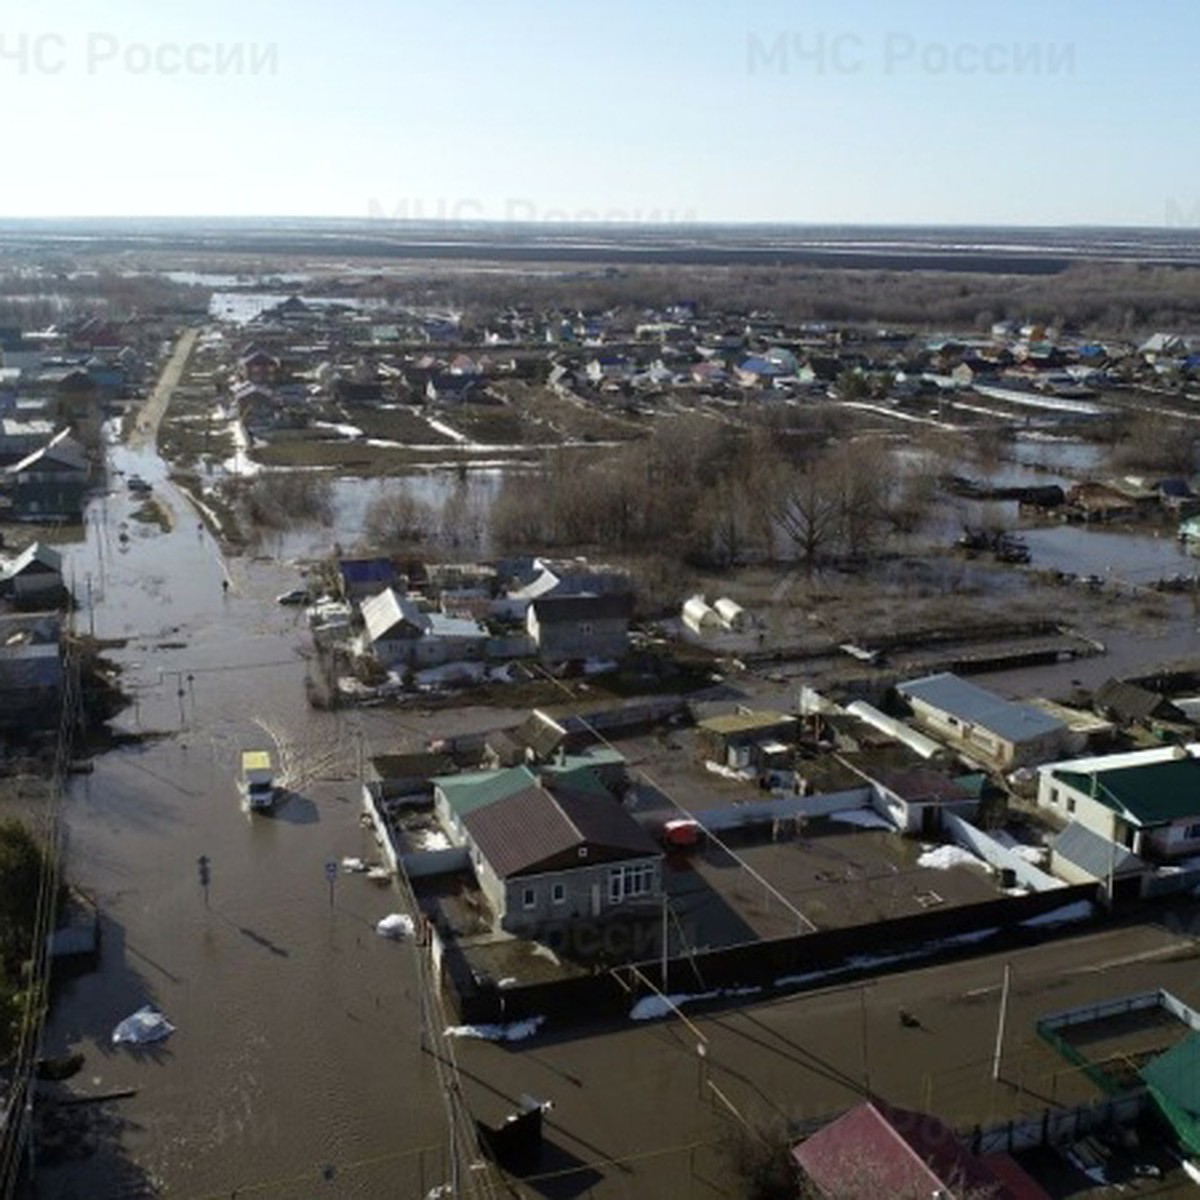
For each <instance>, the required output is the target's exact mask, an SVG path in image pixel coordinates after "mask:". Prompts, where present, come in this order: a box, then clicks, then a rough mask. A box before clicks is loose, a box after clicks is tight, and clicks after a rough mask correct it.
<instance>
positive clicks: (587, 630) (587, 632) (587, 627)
mask: <svg viewBox="0 0 1200 1200" xmlns="http://www.w3.org/2000/svg"><path fill="white" fill-rule="evenodd" d="M594 632H595V629H594V628H593V626H592V623H591V621H580V622H579V636H580V637H591V636H592V634H593V633H594Z"/></svg>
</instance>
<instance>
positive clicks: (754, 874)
mask: <svg viewBox="0 0 1200 1200" xmlns="http://www.w3.org/2000/svg"><path fill="white" fill-rule="evenodd" d="M533 669H534V670H535V671H537V672H538V673H539V674H541V675H542V676H543V677H544V678H545V679H547V680H549V682H550V683H552V684H554V686H555V687H557V688H560V689H561V690H562V691H563V692H565V693H566V694H567V695H568V696H569V697H570V698H571V699H572V700H575V699H576V697H575V695H574V694H573V693H572V691H571V689H570V688H569V687H567V686H566V684H564V683H563V682H562V680H560V679H555V678H554V676H553V675H551V674H550V672H549V671H547V670H546V669H545V667H543V666H541V665H540V664H534V668H533ZM574 715H575V719H576V720H577V721H578V722H579V723H580V724H581V725H582V726H583V727H584V728H585V729H586V730H587V731H588V732H589V733H591V734H592V736H593V737H595V738H596V740H597V741H598V742H601V743H602V744H603V745H605V746H607V747H608V748H609V749H610V750H613V751H615V752H617V753H620V751H619V750H617V747H616V746H614V745H613V743H612V742H610V741H609V740H608V738H606V737H605V736H604V734H602V733H601V732H600V730H598V729H597V728H596V726H595V725H593V724H592V723H591V722H590V721H589V720H588V719H587V718H586V717H584V716H583V715H582V714H580V713H579V712H576V713H575V714H574ZM636 770H637V774H639V775H640V776H641V777H642V778H643V779H644V780H645V781H646V782H647V783H648V784H649V785H650V786H651V787H652V788H654V789H655V791H657V792H658V793H659V794H660V795H663V796H665V797H666V798H667V799H668V800H669V801H670V802H671V803H672V804H673V805H674V806H675V808H676V809H678V811H679V812H681V813H683V815H684V816H685V817H687V818H688V819H689V820H691V821H695V822H696V824H697V825H701V826H703V824H704V823H703V822H702V821H700V820H698V819H697V818H696V817H695V816H694V815H693V814H692V812H691V811H690V810H689V809H688V808H686V807H685V806H684V805H683V804H681V803H680V802H679V800H678V799H676V797H674V796H673V795H671V793H670V792H669V791H668V790H667V789H666V788H665V787H663V786H662V785H661V784H660V783H659V782H658V781H657V780H656V779H655V778H654V777H653V776H652V775H651V774H650V772H649V771H647V770H646V769H645V768H644V767H638V768H636ZM704 835H705V837H706V838H707V839H708V841H710V842H712V843H713V844H714V845H715V846H717V847H718V848H719V849H720V850H722V851H723V852H724V853H725V854H728V855H729V857H730V858H732V859H733V861H734V862H735V863H737V864H738V867H739V868H740V869H741V870H743V871H745V872H746V873H747V874H748V875H749V876H750V878H751V879H753V880H754V881H755V882H756V883H759V884H761V885H762V886H763V888H764V889H765V890H766V891H767V892H768V893H769V894H770V895H772V896H774V897H775V899H776V900H778V901H779V902H780V904H782V905H783V906H784V908H786V909H787V910H788V911H789V912H790V913H791V914H792V915H793V916H794V917H795V918H796V920H797V921H798V922H799V923H800V924H801V925H803V926H806V927H807V932H808V933H816V932H817V927H816V925H815V924H813V922H812V921H810V920H809V919H808V917H806V916H805V915H804V913H802V912H801V911H800V909H798V908H797V907H796V906H795V905H794V904H793V903H792V902H791V901H790V900H789V899H788V898H787V897H786V896H785V895H784V894H783V893H782V892H781V891H780V890H779V889H778V888H777V887H776V886H775V885H774V884H773V883H771V882H770V880H768V879H766V878H765V877H764V876H763V875H760V874H759V872H758V871H756V870H755V869H754V868H753V867H752V866H751V865H750V864H749V863H748V862H746V861H745V860H744V859H743V858H742V857H741V856H740V855H739V854H737V853H736V852H735V851H734V850H733V849H732V848H731V847H730V846H729V844H728V843H727V842H726V841H725V840H724V839H723V838H721V837H719V836H718V835H717V834H716V833H714V832H713V831H712V830H710V829H708V828H707V827H705V829H704Z"/></svg>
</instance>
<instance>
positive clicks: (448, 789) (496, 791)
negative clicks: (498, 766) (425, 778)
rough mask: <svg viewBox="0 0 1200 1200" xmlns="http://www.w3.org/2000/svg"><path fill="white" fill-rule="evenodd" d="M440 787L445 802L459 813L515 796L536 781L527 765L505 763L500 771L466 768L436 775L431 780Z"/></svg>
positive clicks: (463, 814) (460, 814)
mask: <svg viewBox="0 0 1200 1200" xmlns="http://www.w3.org/2000/svg"><path fill="white" fill-rule="evenodd" d="M430 782H431V783H432V784H433V786H434V787H435V788H441V790H442V794H443V795H444V796H445V797H446V803H447V804H449V805H450V808H451V810H452V811H453V812H455V813H457V814H458V815H459V816H460V817H465V816H466V815H467V813H472V812H474V811H475V810H476V809H478V808H486V807H487V806H488V805H489V804H495V803H496V801H497V800H503V799H505V797H507V796H515V795H516V794H517V793H518V792H523V791H524V790H525V789H526V788H527V787H533V786H535V785H536V784H537V776H536V775H534V773H533V772H532V771H531V770H530V769H529V768H528V767H507V768H505V769H504V770H501V771H466V772H464V773H463V774H461V775H435V776H434V777H433V779H431V780H430Z"/></svg>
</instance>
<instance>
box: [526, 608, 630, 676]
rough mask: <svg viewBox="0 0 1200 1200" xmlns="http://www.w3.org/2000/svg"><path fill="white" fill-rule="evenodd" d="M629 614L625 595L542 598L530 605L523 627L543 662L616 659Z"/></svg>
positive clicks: (624, 646)
mask: <svg viewBox="0 0 1200 1200" xmlns="http://www.w3.org/2000/svg"><path fill="white" fill-rule="evenodd" d="M632 612H633V601H632V597H630V596H628V595H606V596H591V595H574V596H542V597H539V598H538V599H536V600H534V601H533V602H532V603H531V604H530V605H529V609H528V612H527V613H526V617H525V627H526V630H527V631H528V633H529V636H530V637H531V638H532V639H533V644H534V646H535V648H536V650H537V654H538V657H539V658H541V659H542V661H543V662H566V661H568V660H586V659H604V660H608V659H619V658H623V657H624V655H625V653H626V652H627V651H628V649H629V618H630V616H631V615H632Z"/></svg>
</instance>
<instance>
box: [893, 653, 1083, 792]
mask: <svg viewBox="0 0 1200 1200" xmlns="http://www.w3.org/2000/svg"><path fill="white" fill-rule="evenodd" d="M896 693H897V694H898V695H899V696H900V698H901V699H902V700H904V701H905V702H906V703H907V704H908V705H909V706H910V707H911V709H912V715H913V718H914V720H915V721H916V722H917V724H918V725H920V726H922V727H923V728H924V729H925V730H926V732H928V733H931V734H932V735H933V736H935V737H937V738H938V739H939V740H940V741H942V742H943V743H944V744H945V745H947V746H948V747H950V748H951V749H954V750H956V751H958V752H959V753H960V754H962V755H963V756H964V757H966V758H968V759H970V760H971V761H974V762H978V763H980V764H981V765H983V766H985V767H989V768H992V769H994V770H1001V771H1010V770H1012V769H1014V768H1015V767H1021V766H1027V765H1031V764H1034V763H1039V762H1045V761H1046V760H1047V759H1049V758H1053V757H1054V756H1055V755H1056V754H1059V753H1061V752H1062V750H1063V749H1064V748H1065V746H1066V745H1067V736H1068V729H1067V726H1066V725H1065V724H1064V722H1062V721H1060V720H1058V718H1057V717H1053V716H1051V715H1050V714H1048V713H1045V712H1042V711H1040V710H1039V709H1037V708H1035V707H1034V706H1033V705H1031V704H1019V703H1016V702H1015V701H1012V700H1005V699H1003V698H1002V697H1000V696H997V695H995V694H994V693H992V692H989V691H987V690H985V689H984V688H981V687H979V686H977V685H976V684H974V683H970V682H968V681H967V680H965V679H960V678H959V677H958V676H956V675H952V674H950V673H949V672H944V673H942V674H938V675H927V676H925V677H924V678H922V679H913V680H910V681H908V682H907V683H898V684H897V685H896Z"/></svg>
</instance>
